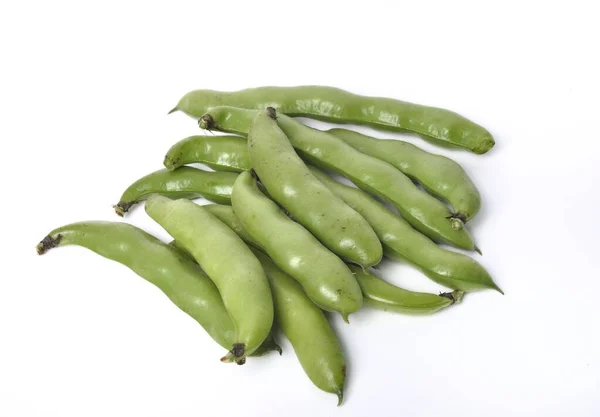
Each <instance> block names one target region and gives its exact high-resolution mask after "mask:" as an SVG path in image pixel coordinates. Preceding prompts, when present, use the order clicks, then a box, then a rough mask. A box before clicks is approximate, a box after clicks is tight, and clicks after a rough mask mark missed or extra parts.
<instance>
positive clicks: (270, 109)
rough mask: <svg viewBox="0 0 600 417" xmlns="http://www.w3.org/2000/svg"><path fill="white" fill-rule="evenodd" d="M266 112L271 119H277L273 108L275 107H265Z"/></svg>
mask: <svg viewBox="0 0 600 417" xmlns="http://www.w3.org/2000/svg"><path fill="white" fill-rule="evenodd" d="M267 112H268V113H269V117H270V118H271V119H273V120H277V110H275V107H267Z"/></svg>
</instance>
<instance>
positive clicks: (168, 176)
mask: <svg viewBox="0 0 600 417" xmlns="http://www.w3.org/2000/svg"><path fill="white" fill-rule="evenodd" d="M236 178H237V174H234V173H232V172H209V171H203V170H201V169H196V168H192V167H181V168H179V169H176V170H174V171H169V170H167V169H161V170H159V171H155V172H153V173H151V174H148V175H146V176H145V177H142V178H140V179H139V180H137V181H135V182H134V183H133V184H131V185H130V186H129V187H127V189H126V190H125V191H124V192H123V194H122V195H121V199H120V200H119V202H118V203H117V204H116V205H115V206H114V209H115V212H116V213H117V214H118V215H119V216H123V215H124V214H125V213H127V212H128V211H129V209H131V207H132V206H133V205H135V204H138V203H140V202H141V201H143V200H146V199H148V197H150V196H151V195H153V194H160V195H163V196H165V197H169V198H173V199H178V198H199V197H204V198H206V199H207V200H209V201H213V202H215V203H219V204H231V200H230V196H231V188H232V187H233V182H234V181H235V179H236Z"/></svg>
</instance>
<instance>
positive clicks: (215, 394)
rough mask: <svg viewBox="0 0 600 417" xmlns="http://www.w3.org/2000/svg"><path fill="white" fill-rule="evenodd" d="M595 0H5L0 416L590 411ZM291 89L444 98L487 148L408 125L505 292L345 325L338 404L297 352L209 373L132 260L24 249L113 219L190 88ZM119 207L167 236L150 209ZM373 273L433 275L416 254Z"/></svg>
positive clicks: (599, 138)
mask: <svg viewBox="0 0 600 417" xmlns="http://www.w3.org/2000/svg"><path fill="white" fill-rule="evenodd" d="M560 3H562V5H561V4H560ZM594 3H595V2H591V1H590V2H588V3H584V2H580V1H571V2H551V1H550V2H548V1H544V2H531V1H529V2H528V1H519V2H515V3H511V2H509V1H502V2H481V1H478V2H472V3H471V2H464V1H453V2H439V3H432V2H428V1H421V2H414V1H412V2H389V3H388V4H386V3H384V2H378V1H373V0H371V1H366V2H357V3H356V4H351V2H339V3H337V2H325V1H320V2H311V1H302V2H284V1H279V2H272V3H270V4H269V3H266V2H259V1H252V2H239V3H238V2H234V1H227V2H216V1H213V2H189V3H187V4H185V3H180V2H173V1H172V2H164V4H163V5H160V6H158V5H156V4H152V2H138V3H133V2H122V1H119V2H116V1H102V2H93V3H92V2H75V1H73V2H67V1H59V0H57V1H51V2H45V1H44V2H42V1H37V2H36V1H20V2H3V3H2V6H1V7H0V35H1V36H0V39H1V51H0V54H1V56H0V60H1V62H2V63H1V64H0V73H1V77H0V86H1V89H0V106H1V109H0V115H1V116H0V117H1V119H0V146H1V151H2V152H1V153H0V157H1V158H2V159H1V163H0V169H1V170H2V177H1V178H2V189H1V190H0V191H1V192H2V194H1V195H2V197H1V200H2V204H1V205H0V210H1V212H2V213H1V214H2V221H3V236H2V239H0V245H1V252H0V258H1V259H2V263H1V264H0V266H1V272H0V277H1V278H0V282H1V286H0V416H7V417H9V416H10V417H13V416H15V417H16V416H19V417H20V416H84V415H85V416H90V417H91V416H112V417H117V416H128V417H131V416H145V417H151V416H221V415H222V416H236V415H238V416H240V415H244V416H261V417H267V416H281V415H285V416H306V415H311V416H335V415H339V416H365V415H376V416H392V415H393V416H397V415H401V416H407V417H408V416H410V417H412V416H446V417H448V416H461V417H467V416H478V417H479V416H502V417H506V416H547V417H548V416H565V415H568V416H598V415H600V325H599V323H598V320H599V319H600V308H599V307H598V305H599V300H600V277H599V274H598V262H599V259H598V249H599V245H598V243H597V235H598V233H599V232H600V226H599V225H600V200H599V197H598V195H599V194H598V191H597V190H598V186H599V184H600V170H599V165H600V157H599V156H598V152H599V146H598V143H599V142H600V135H599V129H598V127H597V126H596V125H598V124H599V123H600V116H599V105H598V97H599V95H600V88H599V81H598V75H599V74H600V67H599V65H598V61H597V59H598V39H600V31H599V29H598V27H599V26H598V22H597V16H598V15H597V12H595V11H594V9H593V8H592V4H594ZM299 84H323V85H334V86H338V87H342V88H345V89H348V90H351V91H353V92H357V93H363V94H369V95H381V96H390V97H394V98H400V99H404V100H408V101H413V102H418V103H423V104H430V105H435V106H440V107H446V108H449V109H452V110H455V111H457V112H459V113H461V114H464V115H466V116H467V117H469V118H471V119H473V120H475V121H477V122H479V123H481V124H482V125H484V126H485V127H487V128H488V129H490V130H491V131H492V132H493V134H494V135H495V137H496V140H497V145H496V147H495V148H494V149H493V150H492V152H490V153H489V154H488V155H484V156H475V155H473V154H469V153H467V152H464V151H459V150H456V151H449V150H440V149H438V148H435V147H433V146H431V145H429V144H427V143H425V142H424V141H422V140H420V139H418V138H412V137H408V139H407V140H410V141H412V142H414V143H417V144H419V145H421V146H422V147H424V148H426V149H428V150H435V151H437V152H440V153H443V154H445V155H449V156H452V157H453V158H455V159H456V160H457V161H459V162H460V163H462V164H463V166H464V167H465V168H466V170H467V171H468V172H469V173H470V174H471V176H472V177H473V178H474V180H475V182H476V183H477V185H478V186H479V187H480V190H481V192H482V194H483V201H484V208H483V211H482V212H481V213H480V214H479V216H478V217H477V218H476V219H474V220H473V221H472V222H471V224H470V226H471V227H470V229H471V230H472V232H473V235H474V236H475V238H476V240H477V242H478V244H479V246H480V247H481V248H482V249H483V252H484V256H483V257H482V258H480V260H481V262H482V263H483V264H484V265H485V266H486V268H488V269H489V271H490V272H491V273H492V274H493V276H494V278H495V280H496V281H497V283H498V284H499V285H500V286H501V287H502V288H503V289H504V291H505V292H506V295H505V296H501V295H499V294H497V293H493V292H482V293H477V294H473V295H470V296H468V297H466V298H465V302H464V303H463V304H462V305H460V306H457V307H455V308H452V309H449V310H447V311H444V312H442V313H441V314H438V315H435V316H431V317H407V316H400V315H391V314H384V313H380V312H376V311H364V312H361V313H359V314H356V315H354V317H352V323H351V324H350V325H345V324H343V323H342V322H341V321H340V320H339V319H338V318H335V319H334V320H333V324H334V326H335V327H336V329H337V331H338V332H339V335H340V338H341V339H342V341H343V344H344V347H345V350H346V352H347V359H348V364H349V365H348V366H349V374H348V380H347V389H346V402H345V404H344V405H343V406H342V407H341V408H336V407H335V402H336V399H335V397H334V396H332V395H329V394H325V393H323V392H321V391H319V390H318V389H316V388H314V387H313V386H312V385H311V383H310V381H309V380H308V379H307V378H306V376H305V375H304V374H303V372H302V370H301V368H300V366H299V364H298V363H297V361H296V358H295V357H294V354H293V350H292V349H291V347H290V345H289V344H288V343H287V342H283V347H284V355H283V356H282V357H278V356H275V355H271V356H268V357H265V358H261V359H257V360H252V361H249V362H248V364H247V365H246V366H243V367H236V366H227V365H224V364H221V363H220V362H219V361H218V358H219V357H220V355H221V354H222V349H221V348H220V347H219V346H217V345H216V344H215V343H213V342H212V341H211V340H210V339H209V337H208V336H207V335H206V334H205V333H204V331H203V330H202V328H201V327H199V326H198V324H197V323H196V322H194V321H193V320H192V319H190V318H189V317H187V316H186V315H185V314H184V313H182V312H180V311H179V310H178V309H177V308H176V307H175V306H173V305H172V304H171V303H170V302H169V301H168V299H166V297H164V295H163V294H162V293H161V292H160V291H158V290H157V289H156V288H154V287H153V286H152V285H150V284H148V283H147V282H145V281H144V280H142V279H141V278H139V277H137V276H136V275H135V274H133V273H132V272H130V271H129V270H127V269H126V268H125V267H123V266H121V265H119V264H116V263H113V262H109V261H106V260H104V259H102V258H100V257H99V256H97V255H95V254H93V253H91V252H89V251H86V250H84V249H81V248H76V247H71V248H63V249H59V250H55V251H53V252H50V253H49V254H48V255H45V256H44V257H38V256H37V255H36V254H35V250H34V245H35V244H36V243H37V242H38V241H39V240H40V239H41V238H42V237H44V235H45V234H46V233H47V232H48V231H50V230H51V229H53V228H55V227H57V226H60V225H63V224H66V223H70V222H75V221H80V220H94V219H103V220H115V221H120V220H119V219H118V218H117V217H116V216H115V215H114V213H113V211H112V209H111V204H113V203H115V202H116V201H117V200H118V198H119V196H120V194H121V192H122V190H123V189H124V188H125V187H126V186H127V185H128V184H129V183H131V182H132V181H133V180H135V179H137V178H138V177H140V176H142V175H145V174H146V173H148V172H150V171H153V170H156V169H159V168H161V163H162V157H163V155H164V153H165V152H166V150H167V149H168V148H169V146H170V145H171V144H173V143H174V142H175V141H177V140H179V139H181V138H183V137H185V136H188V135H191V134H197V132H198V130H197V127H196V124H195V122H194V120H192V119H190V118H187V117H185V116H184V115H182V114H176V115H171V116H167V115H166V113H167V111H168V110H169V109H170V108H171V107H173V105H174V104H175V103H176V102H177V100H178V99H179V97H180V96H181V95H182V94H184V93H185V92H187V91H189V90H192V89H194V88H213V89H223V90H234V89H241V88H246V87H251V86H260V85H299ZM378 134H379V135H381V136H386V137H392V136H393V135H390V134H381V133H378ZM398 137H399V136H398ZM126 220H127V221H131V222H132V223H133V224H136V225H138V226H140V227H143V228H145V229H146V230H148V231H150V232H152V233H154V234H156V235H157V236H159V237H161V238H164V239H165V240H166V239H167V238H168V236H167V235H166V233H165V232H164V231H163V230H161V229H160V228H159V227H158V226H156V225H155V224H153V223H152V222H151V221H150V220H149V218H148V217H147V216H146V215H145V213H144V212H143V210H140V209H138V210H135V211H134V212H133V213H132V215H131V216H129V217H128V218H127V219H126ZM383 272H384V275H385V277H386V278H388V279H390V280H391V281H393V282H395V283H397V284H401V285H403V286H405V287H406V288H411V289H420V290H432V291H435V290H438V289H439V287H437V286H436V285H434V284H432V283H430V282H428V281H427V280H426V279H425V278H424V277H423V276H421V275H420V274H419V273H417V272H416V271H414V270H413V269H412V268H410V267H408V266H393V265H389V264H388V265H386V266H385V267H384V268H383Z"/></svg>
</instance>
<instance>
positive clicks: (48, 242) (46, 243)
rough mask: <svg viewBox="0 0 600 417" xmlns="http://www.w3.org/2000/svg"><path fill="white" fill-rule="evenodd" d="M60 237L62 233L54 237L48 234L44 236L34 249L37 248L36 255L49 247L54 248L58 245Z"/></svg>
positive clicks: (41, 253)
mask: <svg viewBox="0 0 600 417" xmlns="http://www.w3.org/2000/svg"><path fill="white" fill-rule="evenodd" d="M61 239H62V235H61V234H58V235H56V237H52V236H50V235H48V236H46V237H45V238H43V239H42V241H41V242H40V243H38V244H37V246H36V247H35V249H36V250H37V253H38V255H43V254H45V253H46V252H48V251H49V250H50V249H52V248H55V247H57V246H58V245H59V243H60V241H61Z"/></svg>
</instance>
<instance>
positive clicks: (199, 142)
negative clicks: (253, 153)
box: [163, 135, 250, 172]
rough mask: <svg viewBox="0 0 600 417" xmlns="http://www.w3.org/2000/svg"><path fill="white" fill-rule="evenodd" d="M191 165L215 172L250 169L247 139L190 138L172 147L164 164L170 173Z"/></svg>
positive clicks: (212, 136)
mask: <svg viewBox="0 0 600 417" xmlns="http://www.w3.org/2000/svg"><path fill="white" fill-rule="evenodd" d="M240 150H241V151H242V152H240ZM191 163H200V164H204V165H206V166H208V167H210V168H212V169H214V170H215V171H231V172H242V171H244V170H246V169H250V157H249V156H248V149H247V147H246V139H244V138H242V137H239V136H214V135H203V136H190V137H188V138H185V139H183V140H180V141H179V142H177V143H176V144H175V145H173V146H171V148H170V149H169V151H168V152H167V154H166V155H165V159H164V162H163V164H164V165H165V168H167V169H168V170H170V171H172V170H174V169H176V168H179V167H180V166H182V165H186V164H191Z"/></svg>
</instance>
